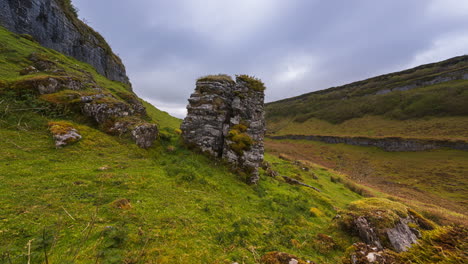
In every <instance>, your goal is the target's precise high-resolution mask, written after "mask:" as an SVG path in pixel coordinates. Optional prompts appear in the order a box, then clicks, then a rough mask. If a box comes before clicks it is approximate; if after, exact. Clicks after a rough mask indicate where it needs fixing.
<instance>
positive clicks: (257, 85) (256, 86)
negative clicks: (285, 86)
mask: <svg viewBox="0 0 468 264" xmlns="http://www.w3.org/2000/svg"><path fill="white" fill-rule="evenodd" d="M236 77H237V79H238V80H241V81H244V82H246V83H247V86H248V87H249V88H250V89H252V90H254V91H258V92H262V91H265V89H266V88H265V84H264V83H263V82H262V81H261V80H260V79H258V78H256V77H253V76H249V75H246V74H241V75H236Z"/></svg>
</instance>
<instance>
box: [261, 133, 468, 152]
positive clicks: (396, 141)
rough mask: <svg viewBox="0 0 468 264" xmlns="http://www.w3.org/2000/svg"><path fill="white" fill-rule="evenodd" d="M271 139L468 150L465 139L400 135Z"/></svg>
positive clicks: (389, 148) (397, 148) (396, 148)
mask: <svg viewBox="0 0 468 264" xmlns="http://www.w3.org/2000/svg"><path fill="white" fill-rule="evenodd" d="M269 138H271V139H280V140H281V139H294V140H312V141H321V142H325V143H329V144H348V145H355V146H364V147H378V148H381V149H383V150H385V151H426V150H432V149H440V148H451V149H457V150H463V151H468V142H466V141H464V140H438V139H417V138H400V137H384V138H369V137H339V136H320V135H281V136H269Z"/></svg>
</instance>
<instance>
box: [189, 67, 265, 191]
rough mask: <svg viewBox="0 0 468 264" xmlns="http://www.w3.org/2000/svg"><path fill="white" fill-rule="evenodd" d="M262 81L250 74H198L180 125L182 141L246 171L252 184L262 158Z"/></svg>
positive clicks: (255, 179) (263, 123) (263, 133)
mask: <svg viewBox="0 0 468 264" xmlns="http://www.w3.org/2000/svg"><path fill="white" fill-rule="evenodd" d="M264 89H265V87H264V84H263V83H262V82H261V81H260V80H258V79H255V78H253V77H249V76H247V75H239V76H237V78H236V81H234V80H232V79H231V77H229V76H227V75H213V76H206V77H203V78H200V79H199V80H198V81H197V83H196V89H195V92H194V93H193V94H192V95H191V97H190V99H189V104H188V106H187V110H188V114H187V117H186V118H185V120H184V121H183V123H182V125H181V130H182V137H183V138H184V141H185V142H186V143H187V144H188V145H189V146H192V147H195V148H197V149H199V150H201V151H202V152H205V153H207V154H209V155H211V156H213V157H216V158H220V159H222V160H225V161H226V162H228V163H229V164H231V165H232V166H233V167H234V168H236V169H240V171H241V172H243V173H246V174H247V177H248V179H247V181H248V182H249V183H252V184H255V183H256V182H257V181H258V179H259V176H258V167H260V166H261V163H262V162H263V153H264V147H263V139H264V135H265V120H264V115H265V113H264Z"/></svg>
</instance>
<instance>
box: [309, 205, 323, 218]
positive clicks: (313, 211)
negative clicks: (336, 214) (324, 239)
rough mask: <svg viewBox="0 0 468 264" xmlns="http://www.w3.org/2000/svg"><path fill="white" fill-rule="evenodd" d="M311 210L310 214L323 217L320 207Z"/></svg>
mask: <svg viewBox="0 0 468 264" xmlns="http://www.w3.org/2000/svg"><path fill="white" fill-rule="evenodd" d="M309 212H310V215H312V216H313V217H322V216H323V212H322V211H321V210H320V209H318V208H317V207H312V208H310V210H309Z"/></svg>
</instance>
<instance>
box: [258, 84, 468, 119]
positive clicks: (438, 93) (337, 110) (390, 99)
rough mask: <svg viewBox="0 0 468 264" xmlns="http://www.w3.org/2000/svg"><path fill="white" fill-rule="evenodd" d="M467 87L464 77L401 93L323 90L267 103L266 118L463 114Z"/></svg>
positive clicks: (465, 108)
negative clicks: (343, 93) (340, 93)
mask: <svg viewBox="0 0 468 264" xmlns="http://www.w3.org/2000/svg"><path fill="white" fill-rule="evenodd" d="M467 87H468V80H457V81H451V82H446V83H441V84H435V85H430V86H424V87H419V88H415V89H412V90H409V91H404V92H391V93H388V94H384V95H373V94H369V95H364V96H353V97H349V98H347V99H343V98H335V97H332V96H331V95H330V94H327V93H326V94H311V95H309V96H307V97H304V98H302V99H301V100H296V101H278V102H276V103H275V102H274V103H269V104H267V106H266V111H267V120H268V121H269V122H272V123H275V122H277V121H278V120H281V119H282V118H285V117H293V118H294V121H295V122H298V123H303V122H305V121H307V120H308V119H310V118H317V119H320V120H324V121H328V122H330V123H333V124H339V123H342V122H344V121H346V120H350V119H353V118H361V117H363V116H366V115H380V116H384V117H385V118H389V119H394V120H408V119H417V118H423V117H445V116H467V115H468V106H467V104H466V103H465V102H467V101H468V89H467ZM325 91H326V90H325ZM285 109H287V111H285Z"/></svg>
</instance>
